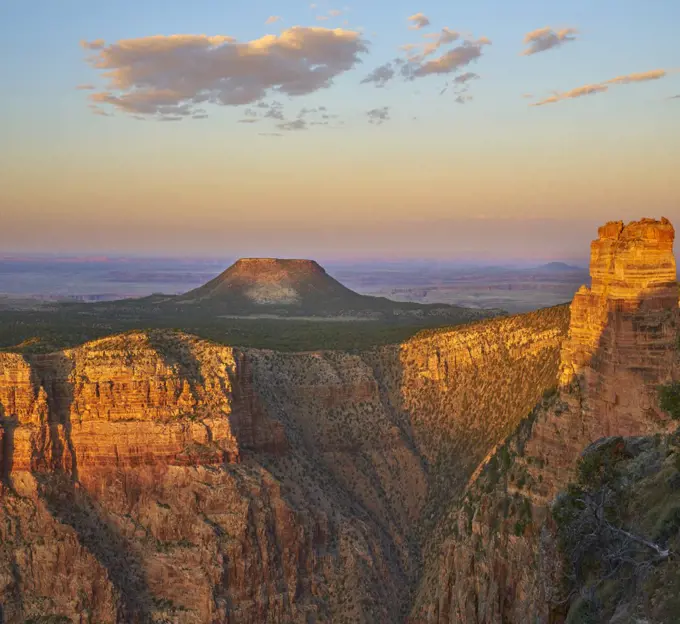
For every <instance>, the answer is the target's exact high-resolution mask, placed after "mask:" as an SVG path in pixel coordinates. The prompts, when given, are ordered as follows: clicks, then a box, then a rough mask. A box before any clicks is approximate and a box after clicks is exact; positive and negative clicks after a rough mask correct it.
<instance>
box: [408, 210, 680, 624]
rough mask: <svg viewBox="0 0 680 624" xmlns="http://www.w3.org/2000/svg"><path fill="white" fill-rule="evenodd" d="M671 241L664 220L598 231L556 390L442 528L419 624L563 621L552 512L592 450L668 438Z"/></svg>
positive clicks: (674, 309)
mask: <svg viewBox="0 0 680 624" xmlns="http://www.w3.org/2000/svg"><path fill="white" fill-rule="evenodd" d="M673 238H674V231H673V227H672V226H671V225H670V223H669V222H668V221H667V220H666V219H662V220H661V221H654V220H651V219H643V220H641V221H639V222H634V223H630V224H628V225H626V226H624V225H623V224H622V223H620V222H616V223H609V224H607V225H605V226H604V227H602V228H600V230H599V237H598V239H597V240H595V241H593V243H592V246H591V276H592V287H591V288H590V289H588V288H585V287H583V288H582V289H581V290H580V291H579V292H578V293H577V295H576V296H575V298H574V301H573V303H572V305H571V323H570V328H569V337H568V339H567V341H566V343H565V346H564V348H563V350H562V356H561V366H560V380H561V386H560V388H559V391H558V392H556V393H555V394H554V395H553V396H551V397H549V398H546V399H545V400H544V401H543V402H542V403H541V404H540V405H539V406H537V408H536V409H535V410H534V411H533V413H532V414H531V416H530V417H529V418H528V419H527V420H526V421H525V422H523V423H522V424H521V425H520V426H519V428H518V429H517V431H516V432H515V433H514V434H513V435H512V436H510V437H509V438H508V439H507V440H506V442H505V443H504V444H503V445H501V446H500V448H499V449H498V450H497V451H496V452H495V453H494V454H492V455H490V457H489V458H488V460H487V461H486V462H485V463H484V464H483V465H482V466H481V467H480V469H479V474H478V476H477V477H476V478H475V479H474V480H473V482H472V483H471V484H470V486H469V488H468V489H467V492H466V495H465V497H464V499H463V500H462V501H461V503H460V506H459V508H458V509H455V510H454V511H453V512H452V513H451V514H449V515H448V517H447V518H445V519H444V520H442V522H441V523H440V525H439V526H438V528H437V530H436V531H435V533H434V536H433V537H432V538H431V541H430V544H429V547H428V551H427V552H428V554H429V556H430V557H431V560H432V561H433V563H432V565H431V566H429V568H428V569H427V570H426V572H425V574H424V577H423V578H422V579H421V581H420V586H419V591H418V595H417V598H416V601H415V605H414V609H413V611H412V614H411V621H412V622H437V623H445V622H446V623H448V622H455V623H461V624H462V623H466V624H473V623H474V624H481V623H484V624H493V623H496V622H501V621H502V622H508V623H513V622H514V623H517V624H519V623H523V622H537V623H540V622H546V623H547V622H554V623H557V622H562V621H564V618H565V617H566V614H567V613H568V610H569V606H570V598H569V596H565V595H564V594H563V582H562V570H561V559H560V553H559V549H558V547H557V542H556V539H555V525H554V522H553V519H552V516H551V511H550V509H551V507H550V506H551V503H552V501H553V500H554V498H555V496H556V494H557V493H558V491H559V490H561V489H563V488H565V487H566V486H567V484H568V483H570V482H571V481H573V479H574V477H575V469H576V466H577V462H578V460H579V458H580V455H581V452H582V451H583V449H584V448H586V447H587V446H589V445H590V444H591V443H593V442H595V441H596V440H598V439H600V438H602V437H604V436H613V435H621V436H636V435H643V434H650V433H658V432H664V431H667V430H668V429H669V427H670V422H669V417H668V415H667V414H665V413H663V412H662V411H661V410H660V408H659V406H658V402H657V396H656V387H657V385H658V384H660V383H665V382H667V381H670V380H674V379H677V378H678V377H679V376H680V360H679V358H678V347H677V344H678V343H677V340H678V333H677V327H678V321H679V319H678V286H677V283H676V282H675V260H674V257H673V252H672V246H673ZM427 557H428V555H426V558H427ZM572 598H573V597H572Z"/></svg>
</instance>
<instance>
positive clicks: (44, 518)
mask: <svg viewBox="0 0 680 624" xmlns="http://www.w3.org/2000/svg"><path fill="white" fill-rule="evenodd" d="M599 234H600V235H599V238H598V240H596V241H594V242H593V245H592V262H591V276H592V285H591V287H590V288H589V289H588V288H585V287H584V288H583V289H582V290H581V291H579V293H578V294H577V295H576V297H575V298H574V301H573V303H572V305H571V315H570V310H569V308H568V307H567V306H558V307H556V308H551V309H546V310H541V311H538V312H533V313H530V314H525V315H519V316H514V317H507V318H499V319H492V320H487V321H484V322H481V323H477V324H471V325H468V326H464V327H458V328H454V329H450V330H435V331H427V332H424V333H422V334H420V335H418V336H416V337H415V338H414V339H412V340H409V341H407V342H405V343H403V344H400V345H394V346H390V347H380V348H376V349H373V350H371V351H369V352H362V353H342V352H332V351H327V352H314V353H277V352H274V351H266V350H256V349H236V348H230V347H225V346H220V345H216V344H214V343H209V342H207V341H204V340H200V339H198V338H196V337H192V336H189V335H186V334H182V333H175V332H167V331H151V332H132V333H129V334H123V335H118V336H111V337H109V338H105V339H102V340H98V341H95V342H90V343H88V344H85V345H83V346H81V347H78V348H74V349H68V350H65V351H60V352H57V353H51V354H48V355H33V356H21V355H17V354H10V353H3V354H0V621H1V622H9V623H12V624H13V623H15V622H17V623H18V622H22V623H23V622H26V621H47V620H45V619H44V618H51V620H50V621H59V622H69V621H70V622H79V623H80V622H98V623H114V622H116V623H118V622H120V623H123V622H125V623H133V624H137V623H146V622H178V623H179V622H181V623H188V624H198V623H203V622H211V623H225V624H235V623H236V622H238V623H239V624H241V623H244V624H251V623H252V624H255V623H257V624H261V623H270V624H275V623H277V624H278V623H281V624H282V623H284V622H285V623H300V624H303V623H304V624H307V623H309V622H330V621H332V622H336V623H342V622H346V623H347V624H349V623H350V622H352V623H354V622H359V623H362V622H364V623H366V624H368V623H389V624H393V623H395V622H404V621H410V622H413V623H414V624H416V623H417V624H425V623H435V622H436V623H437V624H443V623H448V622H456V623H459V624H482V623H483V624H496V623H497V622H501V621H502V622H508V623H510V624H512V623H517V624H519V623H524V622H541V623H548V622H550V623H554V624H557V623H559V622H563V621H564V619H565V617H566V615H567V612H568V611H569V608H570V598H569V592H568V591H567V590H566V586H565V584H564V582H563V581H564V569H563V565H562V564H563V560H562V554H561V551H560V549H559V548H558V529H557V525H556V523H555V519H554V518H553V515H552V504H553V501H554V500H555V497H556V495H557V494H558V492H559V491H560V490H562V489H563V488H564V487H565V486H567V485H568V484H570V483H571V482H573V481H574V480H575V479H576V477H577V465H578V462H579V457H580V456H581V453H582V451H583V449H584V448H586V447H588V446H589V445H591V444H592V443H593V442H595V441H597V440H598V439H600V438H602V437H604V436H616V435H618V436H637V435H645V434H649V433H657V432H659V433H660V432H665V431H667V430H668V428H669V418H668V415H667V414H665V413H664V412H663V411H662V410H661V409H660V408H659V405H658V402H657V397H656V393H655V387H656V385H657V384H661V383H666V382H668V381H673V380H677V379H680V358H679V356H678V349H677V327H678V321H679V320H680V319H679V318H678V290H677V285H676V283H675V261H674V258H673V255H672V244H673V236H674V233H673V228H672V226H671V225H670V224H669V223H668V221H666V220H665V219H664V220H661V221H652V220H648V219H645V220H642V221H640V222H637V223H632V224H629V225H627V226H624V225H623V224H621V223H610V224H607V225H606V226H604V227H603V228H601V229H600V233H599ZM246 269H247V267H245V268H244V269H243V271H245V272H246V273H247V270H246ZM314 270H315V271H316V269H314ZM239 271H241V270H240V269H239ZM243 271H241V272H243ZM317 273H318V271H317ZM322 277H323V276H322ZM274 283H278V282H277V280H274ZM189 305H190V304H189ZM570 318H571V320H570ZM668 444H669V445H671V446H672V445H673V444H675V442H673V443H672V444H671V442H668ZM624 446H625V444H624ZM633 446H635V445H633ZM648 446H649V445H647V444H646V443H645V444H644V445H643V446H641V447H640V448H643V447H644V449H647V450H645V451H644V452H645V453H647V452H649V453H652V451H653V448H656V446H654V445H652V446H649V448H648ZM592 448H593V447H591V449H592ZM635 448H637V446H636V447H635ZM668 448H670V446H669V447H668ZM673 449H675V446H673ZM672 452H674V453H675V452H676V451H675V450H673V451H672ZM654 453H656V451H654ZM649 456H650V457H651V455H649ZM655 457H656V455H655ZM655 462H656V463H655V466H656V469H658V471H659V475H663V474H664V473H663V470H665V469H666V468H665V467H666V466H667V465H670V463H671V461H670V460H668V461H666V460H665V459H663V458H662V457H661V455H659V457H658V460H656V459H655ZM632 470H633V469H632V468H631V471H632ZM631 474H632V472H631ZM636 478H637V477H636ZM661 478H662V476H659V479H661ZM641 487H642V486H641ZM631 604H633V603H631ZM635 604H637V603H635ZM39 618H43V620H40V619H39Z"/></svg>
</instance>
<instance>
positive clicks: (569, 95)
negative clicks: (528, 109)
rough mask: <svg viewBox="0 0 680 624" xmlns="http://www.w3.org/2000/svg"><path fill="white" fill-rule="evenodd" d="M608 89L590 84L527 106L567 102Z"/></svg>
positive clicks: (602, 85) (600, 85) (604, 86)
mask: <svg viewBox="0 0 680 624" xmlns="http://www.w3.org/2000/svg"><path fill="white" fill-rule="evenodd" d="M608 89H609V87H608V86H606V85H604V84H592V85H585V86H583V87H576V89H571V90H570V91H564V92H563V93H556V94H555V95H551V96H550V97H549V98H546V99H545V100H541V101H539V102H535V103H533V104H529V106H544V105H545V104H555V103H556V102H561V101H562V100H569V99H574V98H580V97H583V96H585V95H595V94H596V93H603V92H604V91H607V90H608Z"/></svg>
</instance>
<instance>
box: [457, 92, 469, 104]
mask: <svg viewBox="0 0 680 624" xmlns="http://www.w3.org/2000/svg"><path fill="white" fill-rule="evenodd" d="M471 100H472V96H471V95H465V94H461V95H459V96H457V97H456V99H455V100H454V102H456V103H458V104H465V103H467V102H470V101H471Z"/></svg>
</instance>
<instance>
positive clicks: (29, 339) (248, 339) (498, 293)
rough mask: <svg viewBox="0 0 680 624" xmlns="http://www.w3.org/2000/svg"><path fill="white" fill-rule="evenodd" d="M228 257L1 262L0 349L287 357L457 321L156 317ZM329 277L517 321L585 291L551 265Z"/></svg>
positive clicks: (377, 341) (572, 272) (387, 339)
mask: <svg viewBox="0 0 680 624" xmlns="http://www.w3.org/2000/svg"><path fill="white" fill-rule="evenodd" d="M233 260H235V259H234V258H226V259H211V260H206V259H198V260H197V259H181V258H135V259H131V258H63V257H62V258H56V257H55V258H45V257H42V258H36V257H33V258H17V257H13V258H0V349H2V350H11V351H19V352H45V351H51V350H56V349H60V348H64V347H69V346H76V345H78V344H81V343H83V342H85V341H88V340H93V339H97V338H101V337H103V336H106V335H109V334H112V333H119V332H124V331H130V330H137V329H149V328H168V329H181V330H183V331H188V332H191V333H195V334H196V335H200V336H202V337H204V338H207V339H211V340H215V341H216V342H221V343H224V344H231V345H234V346H243V347H246V346H247V347H257V348H271V349H281V350H289V351H290V350H292V351H308V350H318V349H341V350H357V349H365V348H370V347H372V346H376V345H381V344H390V343H397V342H401V341H403V340H406V339H408V338H410V337H411V336H413V335H415V334H416V333H418V332H419V331H422V330H424V329H432V328H437V327H442V326H449V325H452V324H459V323H460V322H468V321H469V320H468V321H466V320H464V319H462V318H461V319H460V321H455V322H452V321H451V320H450V319H449V320H444V319H437V318H429V319H423V320H420V321H417V320H415V319H414V320H410V321H405V322H384V321H377V320H375V321H373V320H372V321H364V322H351V321H352V317H345V318H343V319H334V318H324V319H322V318H312V317H309V316H292V317H291V318H288V319H282V318H277V317H273V318H270V317H269V316H270V315H268V313H267V311H266V310H263V312H262V314H253V315H250V316H249V317H241V316H240V315H239V314H238V313H235V314H234V315H229V314H227V315H224V314H222V315H220V316H211V315H210V314H209V313H207V311H202V310H196V311H195V312H193V313H191V314H188V315H186V314H185V315H182V316H181V317H179V316H177V315H176V314H174V313H167V314H165V313H164V314H160V315H159V314H158V307H157V306H156V305H155V303H154V299H153V298H152V299H151V300H150V303H149V304H146V305H143V306H138V305H137V304H136V303H135V302H134V301H129V302H127V301H121V300H122V299H135V298H142V297H148V296H150V295H154V294H156V295H158V294H160V293H162V294H165V295H176V294H180V293H184V292H187V291H189V290H191V289H193V288H196V287H198V286H200V285H202V284H204V283H206V282H207V281H209V280H210V279H212V278H214V277H215V276H217V275H218V274H219V273H220V272H221V271H222V270H223V269H224V268H225V267H227V266H228V265H230V264H231V262H233ZM325 268H326V270H327V272H328V274H329V275H331V276H332V277H334V278H336V279H337V280H339V281H340V282H341V283H343V284H344V285H345V286H347V287H349V288H351V289H352V290H355V291H356V292H358V293H361V294H365V295H374V296H379V297H387V298H389V299H392V300H395V301H402V302H414V303H419V304H433V303H446V304H457V305H462V306H466V307H470V308H475V309H478V310H490V309H492V308H500V309H503V310H505V311H506V312H508V313H509V314H516V313H521V312H526V311H530V310H535V309H538V308H543V307H550V306H554V305H559V304H561V303H566V302H569V301H570V300H571V298H572V297H573V294H574V292H576V290H577V289H578V288H579V287H580V286H581V285H582V284H589V276H588V273H587V271H586V269H584V268H580V267H576V266H572V265H565V264H562V263H552V264H547V265H540V266H538V267H536V266H535V267H531V266H526V265H525V266H519V265H515V266H471V265H462V264H453V263H442V262H427V261H401V262H370V263H366V262H364V263H358V262H357V263H342V264H340V263H326V264H325ZM106 302H110V304H106Z"/></svg>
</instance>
